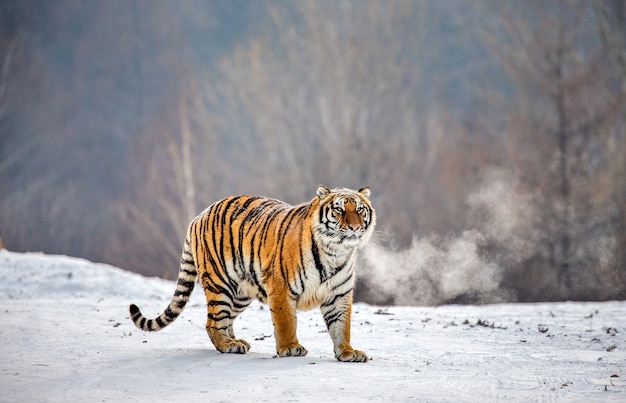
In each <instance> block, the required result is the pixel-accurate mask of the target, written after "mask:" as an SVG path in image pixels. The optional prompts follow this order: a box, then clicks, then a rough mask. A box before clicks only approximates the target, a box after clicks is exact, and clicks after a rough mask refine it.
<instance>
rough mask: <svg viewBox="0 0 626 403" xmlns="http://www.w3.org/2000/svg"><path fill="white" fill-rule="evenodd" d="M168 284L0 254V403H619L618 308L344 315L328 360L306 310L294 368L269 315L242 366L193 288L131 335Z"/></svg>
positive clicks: (158, 306)
mask: <svg viewBox="0 0 626 403" xmlns="http://www.w3.org/2000/svg"><path fill="white" fill-rule="evenodd" d="M173 290H174V283H172V282H168V281H164V280H160V279H153V278H145V277H141V276H139V275H136V274H132V273H129V272H126V271H123V270H121V269H118V268H114V267H111V266H107V265H102V264H93V263H90V262H87V261H85V260H80V259H75V258H69V257H59V256H47V255H41V254H19V253H11V252H7V251H0V321H1V322H0V324H1V326H0V345H1V349H2V350H1V354H0V401H2V402H32V401H34V402H47V401H50V402H57V401H58V402H87V401H89V402H125V401H130V402H133V401H140V402H154V401H167V402H178V401H181V402H182V401H200V402H217V401H228V402H263V401H265V402H276V401H311V402H312V401H325V402H331V401H342V402H344V401H355V402H358V401H369V400H371V401H433V402H441V401H449V402H463V401H471V402H483V401H576V402H590V401H596V402H608V401H622V402H623V401H626V343H625V336H626V302H605V303H550V304H503V305H486V306H441V307H379V306H370V305H366V304H356V305H355V306H354V312H353V322H352V344H353V346H354V347H355V348H358V349H361V350H364V351H365V352H366V353H368V355H369V356H370V357H371V358H372V360H371V361H369V362H367V363H364V364H354V363H340V362H338V361H336V360H335V358H334V357H333V352H332V343H331V341H330V338H329V336H328V334H327V333H326V330H325V326H324V323H323V320H322V317H321V314H320V313H319V311H318V310H313V311H309V312H300V313H299V316H298V318H299V321H298V323H299V328H298V333H299V339H300V342H301V343H302V344H303V345H304V346H305V347H306V348H307V349H308V350H309V355H308V356H306V357H301V358H275V349H274V337H273V329H272V323H271V319H270V314H269V310H268V308H267V307H265V306H262V305H261V304H258V303H255V304H253V305H251V306H250V307H249V308H248V309H247V310H246V311H245V312H244V313H243V314H242V315H241V316H240V317H239V318H238V319H237V320H236V321H235V329H236V332H237V336H238V337H240V338H244V339H246V340H247V341H248V342H249V343H250V344H251V345H252V348H251V351H250V352H249V353H248V354H246V355H227V354H220V353H218V352H217V351H216V350H215V349H214V348H213V345H212V344H211V342H210V341H209V339H208V337H207V335H206V332H205V329H204V318H205V306H204V300H203V293H202V292H199V290H200V288H199V287H197V288H196V290H195V292H194V294H193V296H192V299H191V302H190V304H189V305H188V306H187V309H186V310H185V312H184V313H183V314H182V315H181V317H180V318H179V319H178V320H177V321H176V322H175V323H173V324H172V325H170V327H168V328H167V329H165V330H163V331H162V332H159V333H150V334H148V333H142V332H141V331H139V330H137V329H136V328H135V327H134V326H133V324H132V323H131V322H130V320H129V319H128V313H127V309H128V305H129V304H130V303H133V302H134V303H137V304H138V305H139V306H140V307H141V308H142V309H143V311H144V312H145V313H146V314H148V315H150V314H157V313H159V312H160V311H161V310H162V309H163V308H165V306H166V304H167V303H168V301H169V298H170V296H171V294H172V292H173Z"/></svg>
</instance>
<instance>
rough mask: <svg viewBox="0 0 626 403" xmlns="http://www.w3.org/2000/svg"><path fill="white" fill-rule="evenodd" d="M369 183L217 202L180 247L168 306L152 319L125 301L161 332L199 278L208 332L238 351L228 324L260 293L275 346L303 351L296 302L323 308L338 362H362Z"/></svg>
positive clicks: (142, 323)
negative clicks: (299, 199) (356, 318)
mask: <svg viewBox="0 0 626 403" xmlns="http://www.w3.org/2000/svg"><path fill="white" fill-rule="evenodd" d="M374 224H375V213H374V210H373V208H372V206H371V204H370V202H369V189H367V188H364V189H361V190H360V191H358V192H356V191H353V190H349V189H343V188H338V189H333V190H332V191H331V190H329V189H327V188H325V187H323V186H320V187H319V188H318V191H317V196H316V197H315V198H314V199H313V200H311V202H309V203H305V204H300V205H297V206H290V205H288V204H286V203H283V202H281V201H278V200H274V199H268V198H263V197H257V196H233V197H229V198H226V199H224V200H221V201H219V202H217V203H215V204H213V205H211V206H210V207H209V208H207V209H206V210H205V211H204V212H203V213H201V214H200V215H199V216H198V217H197V218H195V219H194V220H193V221H192V222H191V224H190V226H189V230H188V233H187V237H186V240H185V245H184V247H183V254H182V257H181V266H180V272H179V279H178V283H177V288H176V291H175V293H174V296H173V298H172V301H171V302H170V305H169V306H168V307H167V308H166V310H165V311H164V312H163V313H162V314H161V315H159V317H157V318H156V319H153V320H149V319H146V318H145V317H143V315H141V312H140V311H139V309H138V308H137V307H136V306H135V305H132V306H131V318H132V319H133V321H134V322H135V324H136V325H137V326H138V327H140V328H142V329H144V330H160V329H161V328H163V327H165V326H167V325H168V324H169V323H171V322H172V321H173V320H174V319H175V318H176V317H177V316H178V315H179V314H180V312H182V310H183V308H184V306H185V304H186V302H187V300H188V298H189V294H190V293H191V291H192V290H193V286H194V284H195V279H196V277H197V276H199V278H200V282H201V284H202V286H203V289H204V292H205V295H206V299H207V311H208V313H207V324H206V329H207V333H208V334H209V337H210V338H211V340H212V342H213V344H214V345H215V347H216V348H217V349H218V350H219V351H221V352H238V353H245V352H247V351H248V349H249V347H250V345H249V344H248V343H247V342H246V341H244V340H240V339H237V338H236V337H235V335H234V331H233V326H232V324H233V321H234V319H235V318H236V317H237V315H238V314H239V313H241V312H242V311H243V310H244V309H245V308H246V307H247V306H248V305H249V304H250V302H251V301H252V300H253V299H255V298H258V299H260V300H261V301H263V302H265V303H268V304H269V305H270V310H271V312H272V319H273V322H274V328H275V334H276V341H277V352H278V354H279V355H280V356H290V355H304V354H306V349H304V347H302V346H301V345H300V343H299V342H298V340H297V337H296V313H295V312H296V309H310V308H313V307H316V306H320V307H321V310H322V314H323V315H324V319H325V321H326V324H327V326H328V329H329V333H330V334H331V338H332V339H333V343H334V345H335V355H336V357H337V358H338V359H340V360H347V361H350V360H352V361H365V360H367V356H366V355H365V354H364V353H362V352H359V351H357V350H353V349H352V348H351V347H350V343H349V321H350V311H351V305H352V289H353V287H354V281H355V271H354V262H355V259H356V253H355V252H356V250H357V249H358V248H360V247H361V246H363V245H364V244H365V243H366V242H367V240H368V239H369V238H370V237H371V235H372V232H373V228H374Z"/></svg>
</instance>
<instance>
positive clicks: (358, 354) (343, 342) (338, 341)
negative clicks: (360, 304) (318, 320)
mask: <svg viewBox="0 0 626 403" xmlns="http://www.w3.org/2000/svg"><path fill="white" fill-rule="evenodd" d="M320 309H321V311H322V315H323V316H324V321H325V322H326V326H327V327H328V333H329V334H330V338H331V339H332V341H333V345H334V349H335V358H337V359H338V360H339V361H347V362H366V361H367V360H368V359H369V358H368V356H367V354H365V353H364V352H363V351H360V350H355V349H353V348H352V346H351V345H350V315H351V314H352V291H350V292H349V293H347V294H346V295H344V296H341V297H337V296H333V297H329V298H328V300H327V301H326V302H325V303H323V304H322V306H321V307H320Z"/></svg>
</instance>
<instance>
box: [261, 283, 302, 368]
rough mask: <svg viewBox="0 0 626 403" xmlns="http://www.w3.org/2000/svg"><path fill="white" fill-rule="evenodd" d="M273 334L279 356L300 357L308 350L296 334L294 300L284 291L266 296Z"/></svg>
mask: <svg viewBox="0 0 626 403" xmlns="http://www.w3.org/2000/svg"><path fill="white" fill-rule="evenodd" d="M268 303H269V305H270V311H272V321H273V322H274V334H275V336H276V352H277V353H278V356H280V357H302V356H305V355H306V354H307V353H308V351H307V350H306V348H304V347H303V346H302V344H300V342H299V341H298V337H297V336H296V328H297V317H296V301H294V300H292V299H291V298H290V297H289V296H288V295H286V292H285V291H282V292H277V293H276V294H270V295H269V298H268Z"/></svg>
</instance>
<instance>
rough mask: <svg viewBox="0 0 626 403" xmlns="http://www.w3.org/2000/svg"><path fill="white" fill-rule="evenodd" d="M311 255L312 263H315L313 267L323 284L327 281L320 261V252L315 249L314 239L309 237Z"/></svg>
mask: <svg viewBox="0 0 626 403" xmlns="http://www.w3.org/2000/svg"><path fill="white" fill-rule="evenodd" d="M311 253H312V254H313V261H314V262H315V267H316V268H317V271H318V272H319V274H320V281H321V282H322V283H323V282H324V281H326V280H328V274H327V273H326V269H325V268H324V265H323V264H322V261H321V259H320V252H319V250H318V249H317V242H315V238H313V237H311Z"/></svg>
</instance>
